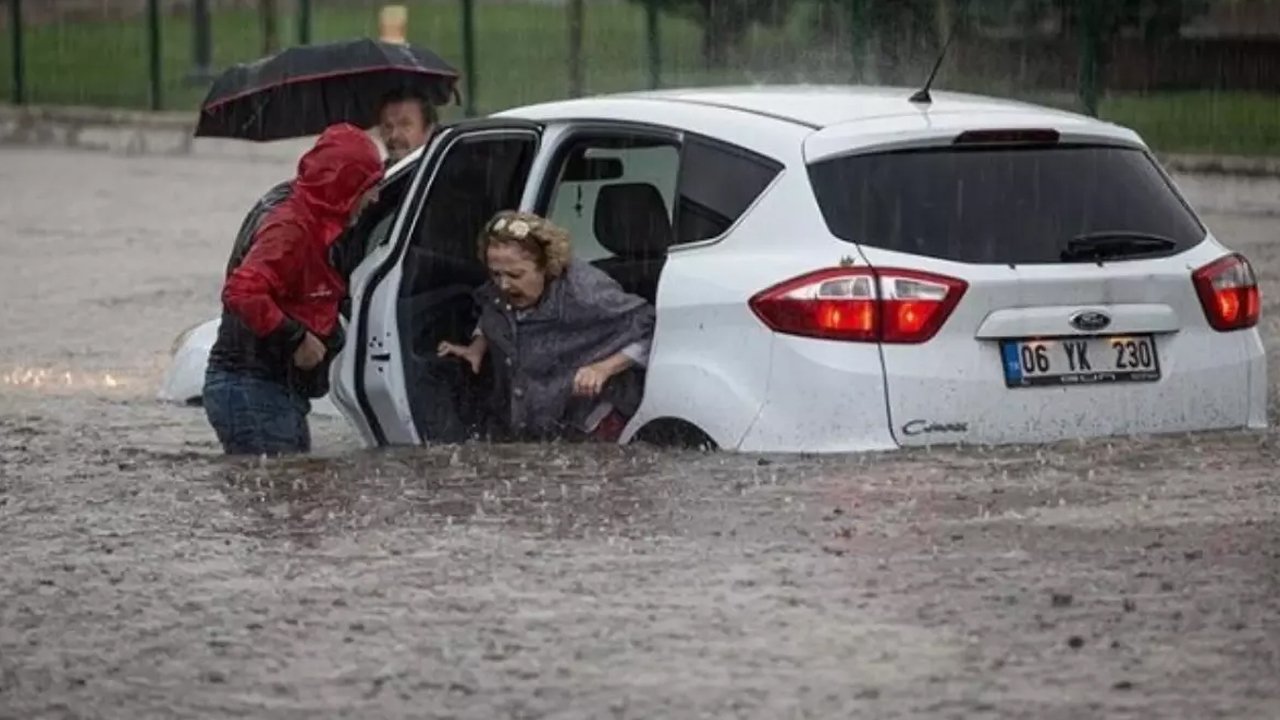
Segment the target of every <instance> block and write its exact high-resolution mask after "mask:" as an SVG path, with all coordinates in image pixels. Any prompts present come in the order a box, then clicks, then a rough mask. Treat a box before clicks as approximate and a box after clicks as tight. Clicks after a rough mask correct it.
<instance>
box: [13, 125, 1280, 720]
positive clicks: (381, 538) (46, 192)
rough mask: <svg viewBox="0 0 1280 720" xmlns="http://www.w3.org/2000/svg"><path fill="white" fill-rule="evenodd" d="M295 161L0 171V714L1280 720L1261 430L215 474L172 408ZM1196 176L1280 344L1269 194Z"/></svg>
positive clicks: (1276, 502)
mask: <svg viewBox="0 0 1280 720" xmlns="http://www.w3.org/2000/svg"><path fill="white" fill-rule="evenodd" d="M287 172H288V167H287V166H285V165H281V164H279V163H271V162H244V161H235V162H233V161H226V162H220V161H216V160H210V159H202V160H192V159H178V158H125V157H118V156H112V155H106V154H87V153H67V152H55V151H33V150H17V149H4V150H0V300H3V302H2V303H0V337H2V338H3V342H0V542H2V543H3V546H2V547H3V549H2V551H0V717H3V718H10V717H12V718H37V717H51V718H69V717H86V718H87V717H128V718H135V717H136V718H142V717H362V718H368V717H439V718H446V717H448V718H538V717H554V718H602V717H603V718H653V717H673V718H687V717H752V718H791V717H814V718H828V717H875V718H916V717H920V718H924V717H929V718H934V717H947V718H950V717H956V718H971V717H991V718H997V717H998V718H1015V717H1026V718H1084V717H1134V718H1149V717H1160V718H1205V717H1249V718H1264V717H1265V718H1270V717H1280V492H1278V490H1277V487H1278V484H1280V470H1278V469H1277V458H1278V457H1280V435H1277V433H1275V432H1272V431H1267V432H1260V433H1243V432H1242V433H1217V434H1203V435H1194V436H1177V437H1160V438H1145V439H1143V438H1136V439H1112V440H1099V441H1093V442H1086V443H1064V444H1060V445H1055V446H1052V447H1041V448H998V449H966V450H956V449H946V450H932V451H915V452H908V453H897V454H881V455H867V456H841V457H757V456H741V455H729V454H703V453H676V452H658V451H655V450H652V449H647V448H580V447H579V448H575V447H557V446H545V447H500V448H496V447H463V448H431V449H401V450H394V451H367V450H363V449H360V448H359V447H358V444H357V443H356V441H355V439H354V438H353V436H352V435H351V433H350V432H349V431H348V430H347V429H346V428H344V427H343V426H342V425H341V423H340V422H338V421H336V420H333V419H326V418H316V419H315V422H314V424H313V428H314V432H315V435H316V441H317V444H318V445H322V446H323V448H324V449H323V450H321V451H319V452H318V453H317V454H316V455H315V456H313V457H307V458H297V459H290V460H281V461H274V462H265V463H264V462H258V461H229V460H226V459H224V458H222V457H220V456H219V455H218V452H217V448H216V446H215V444H214V439H213V435H212V433H211V432H210V431H209V429H208V428H207V426H206V425H205V424H204V419H203V416H202V415H201V413H200V412H199V411H198V410H192V409H187V408H179V407H172V406H166V405H161V404H158V403H156V402H154V401H153V399H152V398H153V396H154V393H155V389H156V385H157V383H158V382H159V379H160V375H161V373H162V371H163V368H164V366H165V362H166V360H167V357H168V350H169V346H170V343H171V341H172V339H173V337H174V336H175V335H176V334H177V333H178V332H179V331H181V330H182V329H183V328H185V327H186V326H188V325H190V324H192V323H194V322H197V321H199V320H202V319H204V318H206V317H207V316H209V314H210V309H211V308H213V307H214V304H215V302H216V297H217V291H218V275H219V268H221V266H222V263H223V262H224V261H225V252H226V250H227V245H228V243H229V241H230V236H231V234H232V233H233V231H234V228H235V227H236V226H237V224H238V223H239V220H240V218H241V216H242V214H243V212H244V209H245V208H246V207H247V205H248V203H250V202H251V201H252V200H253V198H254V197H255V196H256V193H258V192H261V191H262V190H264V189H265V188H267V187H269V186H270V185H271V184H272V183H273V182H275V181H276V180H277V179H278V178H280V177H281V176H282V175H283V174H286V173H287ZM1186 186H1187V187H1188V188H1189V190H1190V191H1191V192H1192V195H1193V197H1194V198H1195V200H1196V202H1197V204H1200V205H1201V206H1202V207H1205V208H1208V209H1209V210H1212V211H1213V212H1214V213H1216V214H1214V215H1212V216H1210V217H1209V218H1208V220H1209V222H1210V223H1211V225H1212V227H1213V228H1214V229H1215V231H1217V232H1218V234H1219V235H1220V237H1222V238H1223V239H1224V240H1225V241H1226V242H1228V243H1229V244H1231V245H1233V246H1235V247H1237V248H1238V249H1241V250H1243V251H1245V252H1247V253H1248V254H1249V255H1250V257H1251V258H1252V259H1253V260H1254V261H1255V262H1256V263H1257V265H1258V268H1259V271H1260V273H1261V276H1262V279H1263V282H1264V284H1265V287H1264V291H1265V293H1266V298H1267V303H1266V308H1265V311H1266V313H1267V320H1266V322H1265V327H1264V334H1265V336H1266V339H1267V343H1268V347H1269V348H1274V347H1275V346H1276V343H1277V340H1280V331H1278V330H1280V325H1278V324H1277V323H1280V320H1278V319H1277V318H1280V313H1278V312H1277V311H1278V310H1280V308H1278V307H1277V306H1276V303H1275V302H1273V300H1272V299H1273V298H1276V297H1280V277H1278V273H1280V244H1275V243H1276V241H1277V240H1280V233H1278V231H1280V219H1278V218H1277V216H1276V213H1272V212H1271V210H1272V209H1275V210H1276V212H1277V213H1280V190H1278V188H1280V184H1267V183H1260V184H1259V183H1243V184H1242V183H1239V182H1237V181H1231V182H1228V181H1224V180H1215V179H1211V178H1210V179H1205V178H1199V179H1196V178H1189V179H1186ZM1232 213H1235V214H1232ZM1273 377H1274V372H1273ZM1271 386H1272V398H1273V403H1272V404H1273V406H1275V405H1276V403H1275V400H1274V398H1276V397H1277V393H1276V387H1277V383H1275V382H1273V383H1272V385H1271Z"/></svg>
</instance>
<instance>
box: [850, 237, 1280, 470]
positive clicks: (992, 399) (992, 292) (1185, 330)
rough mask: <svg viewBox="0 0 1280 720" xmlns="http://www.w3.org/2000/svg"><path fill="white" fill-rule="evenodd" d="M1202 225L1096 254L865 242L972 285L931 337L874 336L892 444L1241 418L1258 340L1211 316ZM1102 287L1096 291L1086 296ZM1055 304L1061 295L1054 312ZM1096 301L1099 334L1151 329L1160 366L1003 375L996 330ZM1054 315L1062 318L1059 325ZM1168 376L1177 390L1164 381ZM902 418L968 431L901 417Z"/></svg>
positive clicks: (882, 257)
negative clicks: (1121, 254) (1056, 259)
mask: <svg viewBox="0 0 1280 720" xmlns="http://www.w3.org/2000/svg"><path fill="white" fill-rule="evenodd" d="M1223 252H1224V249H1223V248H1222V246H1221V245H1219V244H1218V243H1217V242H1216V241H1214V240H1213V239H1212V238H1207V239H1206V241H1205V242H1203V243H1201V244H1200V245H1198V246H1196V247H1194V248H1192V249H1190V250H1188V251H1186V252H1184V253H1180V254H1178V255H1175V256H1172V257H1168V258H1160V259H1153V260H1141V261H1125V262H1118V263H1107V264H1106V265H1105V266H1104V267H1101V268H1100V267H1099V266H1098V265H1094V264H1089V263H1074V264H1055V265H1024V266H1019V267H1017V268H1016V269H1013V268H1009V267H1007V266H1000V265H967V264H962V263H951V262H946V261H942V260H934V259H928V258H920V257H916V256H904V255H903V254H901V253H893V252H888V251H884V250H878V249H875V248H864V253H865V254H866V255H867V256H868V257H869V258H870V259H871V262H872V263H873V264H875V265H878V266H888V267H902V266H903V265H905V264H908V263H909V264H910V267H913V268H919V269H921V270H925V271H931V272H936V273H940V274H944V275H951V276H953V277H958V278H961V279H963V280H966V281H968V282H969V283H970V287H969V289H968V291H967V292H966V294H965V296H964V298H963V299H961V301H960V304H959V305H958V306H957V307H956V309H955V311H954V312H953V313H952V314H951V317H950V318H949V319H948V320H947V322H946V324H945V325H943V327H942V329H941V330H940V331H939V332H938V334H937V336H936V337H934V338H933V339H932V340H931V341H929V342H928V343H926V344H925V345H923V346H919V345H890V344H884V345H882V346H881V350H882V352H883V355H884V365H885V368H886V371H887V372H886V374H887V377H888V399H889V413H890V416H891V422H892V427H893V431H894V434H895V437H896V439H897V441H898V443H899V444H902V445H925V444H930V443H939V442H947V443H954V442H963V443H982V444H1003V443H1030V442H1050V441H1054V440H1062V439H1069V438H1076V437H1092V436H1099V435H1116V434H1145V433H1150V432H1181V431H1187V430H1208V429H1218V428H1232V427H1245V426H1247V425H1249V424H1250V412H1251V408H1252V406H1253V404H1255V403H1259V404H1262V405H1265V402H1266V398H1265V394H1262V395H1259V394H1258V393H1257V392H1256V391H1254V390H1252V389H1251V388H1250V386H1249V383H1248V382H1247V381H1246V382H1242V379H1243V378H1247V377H1248V375H1249V373H1250V371H1251V369H1252V368H1253V366H1254V364H1255V363H1257V362H1263V359H1264V358H1263V356H1262V355H1261V354H1260V353H1255V354H1251V353H1249V352H1248V345H1249V343H1248V340H1249V338H1250V336H1253V335H1256V333H1255V332H1253V331H1237V332H1230V333H1219V332H1216V331H1214V330H1213V329H1212V328H1210V327H1209V325H1208V322H1207V321H1206V319H1205V316H1204V310H1203V309H1202V308H1201V306H1200V304H1199V300H1198V298H1197V296H1196V294H1195V292H1194V290H1193V289H1192V285H1191V279H1190V278H1191V272H1192V271H1193V270H1194V269H1195V268H1197V267H1200V266H1202V265H1205V264H1208V263H1209V262H1211V261H1213V260H1215V259H1217V258H1219V257H1221V256H1222V254H1223ZM1100 298H1106V299H1107V301H1106V302H1101V303H1099V302H1097V301H1098V299H1100ZM1062 308H1068V309H1069V311H1068V312H1063V311H1062ZM1081 309H1102V310H1106V311H1108V313H1109V314H1110V315H1111V316H1112V317H1113V318H1115V320H1113V323H1114V325H1113V326H1111V327H1108V328H1107V334H1108V335H1110V334H1132V333H1154V334H1155V336H1156V345H1157V350H1158V357H1159V359H1160V363H1161V370H1162V378H1161V380H1159V381H1158V382H1153V383H1109V384H1105V385H1096V386H1073V387H1062V386H1054V387H1034V388H1020V389H1014V390H1010V389H1008V388H1006V387H1005V383H1004V375H1003V371H1002V362H1001V355H1000V348H999V344H998V342H997V340H996V338H1000V337H1004V338H1009V337H1047V336H1080V337H1083V336H1085V335H1086V334H1085V333H1082V332H1081V331H1079V330H1077V329H1075V328H1073V327H1071V326H1070V325H1066V323H1065V321H1066V319H1067V318H1069V317H1070V315H1071V314H1072V312H1075V311H1079V310H1081ZM1064 325H1066V327H1065V328H1064V327H1063V326H1064ZM1171 388H1176V391H1171ZM913 421H916V422H917V424H919V421H924V422H927V423H928V424H930V425H934V426H950V427H955V426H956V425H957V424H961V425H966V426H967V431H963V432H957V431H954V430H950V429H948V430H940V431H937V432H913V431H915V430H918V428H912V429H908V430H904V427H905V426H906V425H907V424H908V423H911V422H913Z"/></svg>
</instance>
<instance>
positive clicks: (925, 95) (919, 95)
mask: <svg viewBox="0 0 1280 720" xmlns="http://www.w3.org/2000/svg"><path fill="white" fill-rule="evenodd" d="M968 5H969V4H968V3H967V2H965V3H961V4H960V7H959V8H957V9H956V19H955V21H954V22H952V23H951V31H950V32H948V33H947V40H946V42H944V43H942V49H941V50H939V51H938V59H937V60H936V61H934V63H933V72H930V73H929V79H928V80H926V81H925V83H924V87H922V88H920V89H919V90H917V91H916V92H915V94H914V95H912V96H911V102H913V103H922V104H924V105H928V104H930V103H932V102H933V97H932V96H931V95H929V88H931V87H933V80H934V78H936V77H938V69H939V68H941V67H942V61H943V60H944V59H946V57H947V48H950V47H951V41H952V40H954V39H955V37H956V30H958V29H959V28H960V21H961V20H963V19H964V15H965V13H964V11H965V9H966V8H967V7H968Z"/></svg>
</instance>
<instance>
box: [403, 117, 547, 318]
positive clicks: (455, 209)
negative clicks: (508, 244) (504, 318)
mask: <svg viewBox="0 0 1280 720" xmlns="http://www.w3.org/2000/svg"><path fill="white" fill-rule="evenodd" d="M536 152H537V138H536V136H534V135H533V134H531V133H476V134H473V135H466V136H463V137H461V138H459V139H458V140H457V141H455V142H454V143H453V144H452V145H451V146H450V147H448V148H447V149H446V151H445V155H444V157H443V158H442V159H441V161H440V165H439V168H438V170H437V171H436V174H435V178H434V180H433V181H432V183H431V188H430V190H429V191H428V193H427V197H426V199H425V201H424V202H423V204H422V206H421V210H420V214H419V216H418V219H417V222H416V223H415V226H414V229H413V235H412V237H411V238H410V243H409V247H408V250H407V254H406V257H405V260H404V279H403V281H402V283H401V295H402V296H407V295H415V294H421V293H424V292H428V291H432V290H435V289H439V288H441V287H444V286H447V285H457V284H463V285H470V286H476V285H479V284H480V283H482V282H484V280H485V278H486V273H485V270H484V266H483V264H482V263H481V262H480V259H479V257H478V255H477V246H476V239H477V237H478V236H479V235H480V230H481V229H482V228H483V227H484V224H485V223H486V222H488V221H489V220H490V219H491V218H492V217H493V216H494V214H495V213H497V212H498V211H500V210H508V209H513V208H516V207H518V206H519V204H520V198H521V195H522V194H523V192H524V186H525V182H526V181H527V179H528V176H529V169H530V167H531V166H532V164H533V158H534V155H535V153H536Z"/></svg>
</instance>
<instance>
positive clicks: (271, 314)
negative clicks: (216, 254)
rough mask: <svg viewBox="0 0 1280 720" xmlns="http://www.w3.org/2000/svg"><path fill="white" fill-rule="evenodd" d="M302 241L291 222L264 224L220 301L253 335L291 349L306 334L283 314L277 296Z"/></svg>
mask: <svg viewBox="0 0 1280 720" xmlns="http://www.w3.org/2000/svg"><path fill="white" fill-rule="evenodd" d="M301 242H302V231H301V229H299V228H297V227H296V226H294V225H269V226H267V227H265V228H263V229H262V230H261V231H259V234H258V237H257V239H256V240H255V241H254V243H253V246H252V247H250V249H249V252H248V254H247V255H245V258H244V260H243V261H242V262H241V263H240V265H239V266H238V267H236V269H235V270H233V271H232V272H231V275H230V276H229V277H227V281H226V283H225V284H224V285H223V288H222V302H223V303H224V304H225V305H226V306H227V309H228V310H229V311H231V312H232V313H234V314H235V315H236V316H237V317H239V318H240V319H241V320H243V321H244V324H245V325H246V326H248V327H249V329H250V330H251V331H253V334H254V335H257V336H258V337H260V338H269V339H272V340H275V341H277V342H279V343H281V344H282V345H283V346H284V347H285V348H286V349H287V350H289V351H290V352H292V351H293V350H294V349H296V348H297V346H298V345H299V344H301V343H302V341H303V339H305V338H306V335H307V329H306V328H305V327H303V326H302V324H301V323H299V322H298V321H296V320H294V319H293V318H290V317H288V316H287V315H285V313H284V311H283V310H281V309H280V305H279V304H278V303H277V302H276V298H277V297H279V296H281V295H283V294H285V293H286V292H287V291H288V288H289V279H290V277H291V276H292V275H293V273H294V272H296V270H295V268H296V265H297V256H296V253H297V250H298V248H299V246H300V244H301Z"/></svg>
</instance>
